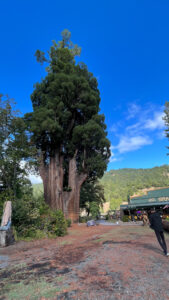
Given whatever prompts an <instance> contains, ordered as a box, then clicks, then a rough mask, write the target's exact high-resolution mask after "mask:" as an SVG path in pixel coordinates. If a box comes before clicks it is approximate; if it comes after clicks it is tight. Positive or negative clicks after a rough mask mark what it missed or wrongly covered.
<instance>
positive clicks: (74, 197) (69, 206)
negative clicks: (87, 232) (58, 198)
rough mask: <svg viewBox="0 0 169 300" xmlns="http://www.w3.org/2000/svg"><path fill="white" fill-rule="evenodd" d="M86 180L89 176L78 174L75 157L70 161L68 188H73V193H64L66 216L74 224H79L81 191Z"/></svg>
mask: <svg viewBox="0 0 169 300" xmlns="http://www.w3.org/2000/svg"><path fill="white" fill-rule="evenodd" d="M86 178H87V174H84V173H83V174H78V172H77V166H76V156H74V157H73V158H72V159H71V160H70V161H69V179H68V186H69V187H70V188H71V191H70V192H64V193H63V203H64V214H65V217H66V218H69V219H71V220H72V222H78V220H79V203H80V189H81V186H82V184H83V182H84V181H85V180H86Z"/></svg>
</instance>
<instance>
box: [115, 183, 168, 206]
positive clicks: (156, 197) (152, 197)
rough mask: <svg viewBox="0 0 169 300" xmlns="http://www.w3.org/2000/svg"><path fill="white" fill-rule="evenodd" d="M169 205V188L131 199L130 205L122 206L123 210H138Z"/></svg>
mask: <svg viewBox="0 0 169 300" xmlns="http://www.w3.org/2000/svg"><path fill="white" fill-rule="evenodd" d="M166 204H169V188H164V189H158V190H153V191H149V192H148V193H147V195H143V196H140V197H134V198H130V203H129V204H128V205H120V208H121V209H136V208H144V207H145V208H146V207H153V206H164V205H166Z"/></svg>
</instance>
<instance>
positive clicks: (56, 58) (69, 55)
mask: <svg viewBox="0 0 169 300" xmlns="http://www.w3.org/2000/svg"><path fill="white" fill-rule="evenodd" d="M70 36H71V34H70V32H69V31H68V30H64V31H63V32H62V41H60V42H59V43H56V42H55V41H53V45H52V46H51V48H50V51H49V58H46V59H45V60H46V61H47V62H48V67H47V72H48V74H47V76H46V77H45V78H44V79H43V80H42V81H41V82H40V83H37V84H36V85H35V89H34V92H33V93H32V95H31V100H32V104H33V112H32V113H29V114H26V115H25V121H26V123H27V126H28V129H29V131H30V132H31V134H32V137H31V141H32V143H33V144H34V145H36V148H37V149H38V154H39V155H40V154H42V156H43V162H44V164H45V165H46V166H47V165H48V164H49V162H50V158H51V157H54V156H55V154H56V153H57V154H59V155H61V156H63V157H64V165H63V167H64V190H65V191H68V190H67V188H69V187H68V186H67V184H68V179H67V177H68V172H69V160H70V158H72V157H73V156H74V154H75V153H77V155H76V163H77V168H78V172H79V173H85V174H87V175H88V178H93V179H94V178H97V177H101V176H103V173H104V171H105V170H106V166H107V162H108V159H109V157H110V142H109V140H108V139H107V132H106V125H105V122H104V121H105V118H104V115H101V114H99V111H100V108H99V104H100V92H99V90H98V83H97V80H96V78H95V77H94V76H93V74H92V73H91V72H89V71H88V69H87V66H86V65H85V64H83V63H80V64H76V61H75V55H79V54H80V49H79V47H78V46H77V45H74V44H73V43H72V42H71V40H70ZM36 57H37V59H38V61H39V62H40V63H41V62H43V61H44V57H45V55H44V53H43V52H41V51H40V50H38V51H37V52H36ZM39 124H40V126H39ZM63 137H64V138H63Z"/></svg>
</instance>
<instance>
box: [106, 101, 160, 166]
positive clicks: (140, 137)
mask: <svg viewBox="0 0 169 300" xmlns="http://www.w3.org/2000/svg"><path fill="white" fill-rule="evenodd" d="M163 110H164V108H163V107H162V106H159V107H157V106H154V104H153V103H145V104H144V107H143V106H142V107H141V105H138V104H136V103H130V104H129V105H128V109H127V113H126V114H125V118H124V114H123V115H122V117H121V120H120V121H119V122H120V126H117V124H114V125H113V126H112V128H111V131H114V137H116V140H117V143H116V145H114V146H112V148H111V150H113V154H114V155H113V156H111V161H113V160H115V159H116V157H119V155H120V154H122V153H125V152H131V151H136V150H138V149H141V148H142V147H144V146H146V145H151V144H153V142H154V140H157V139H162V138H164V137H165V133H164V129H165V123H164V120H163V117H164V112H163ZM119 122H118V123H119ZM116 126H117V127H116Z"/></svg>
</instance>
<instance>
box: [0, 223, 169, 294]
mask: <svg viewBox="0 0 169 300" xmlns="http://www.w3.org/2000/svg"><path fill="white" fill-rule="evenodd" d="M165 236H166V241H167V243H168V248H169V235H168V234H165ZM0 255H8V256H9V266H8V267H7V268H4V269H1V271H0V286H1V287H2V288H3V281H4V279H6V278H8V280H9V282H15V283H16V284H17V283H18V282H20V281H24V283H25V284H28V283H29V281H31V280H32V279H33V280H39V279H40V278H41V277H43V279H44V278H45V280H46V281H48V282H52V283H54V284H56V285H58V286H60V287H61V291H60V292H58V293H57V294H56V297H55V298H54V299H58V300H59V299H84V300H85V299H86V300H87V299H94V300H97V299H103V300H104V299H107V300H108V299H114V300H117V299H120V300H129V299H133V300H152V299H153V300H154V299H158V300H167V299H169V258H167V257H165V256H164V255H163V253H162V250H161V249H160V246H159V245H158V243H157V241H156V238H155V235H154V232H153V231H152V230H150V229H149V228H145V227H143V226H137V225H136V226H128V225H125V226H116V225H115V226H103V225H99V226H96V227H86V226H85V225H83V224H82V225H73V226H72V227H71V228H70V229H69V234H68V235H67V236H65V237H62V238H56V239H43V240H40V241H35V242H19V243H16V244H15V245H13V246H10V247H7V248H4V249H0ZM16 266H17V268H16ZM16 269H17V271H16ZM14 272H15V281H14V279H13V274H14ZM58 277H60V278H61V279H62V280H61V281H57V282H56V278H58ZM1 295H2V294H1ZM1 299H2V298H1ZM41 299H42V298H41ZM43 299H45V298H43Z"/></svg>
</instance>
